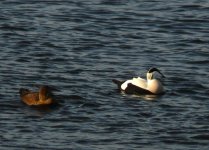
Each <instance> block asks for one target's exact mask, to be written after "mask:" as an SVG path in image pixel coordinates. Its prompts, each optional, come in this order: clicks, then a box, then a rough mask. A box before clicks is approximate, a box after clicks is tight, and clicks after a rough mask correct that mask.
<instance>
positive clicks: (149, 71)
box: [148, 68, 165, 78]
mask: <svg viewBox="0 0 209 150" xmlns="http://www.w3.org/2000/svg"><path fill="white" fill-rule="evenodd" d="M155 71H156V72H158V73H159V74H160V75H161V76H162V77H163V78H165V76H164V75H163V74H162V73H161V72H160V70H159V69H157V68H150V69H149V70H148V73H153V72H155Z"/></svg>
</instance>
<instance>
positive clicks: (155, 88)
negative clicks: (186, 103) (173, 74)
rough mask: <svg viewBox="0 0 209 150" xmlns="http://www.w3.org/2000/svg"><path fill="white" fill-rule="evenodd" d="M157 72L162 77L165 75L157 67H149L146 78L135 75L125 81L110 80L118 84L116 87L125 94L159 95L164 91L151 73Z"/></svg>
mask: <svg viewBox="0 0 209 150" xmlns="http://www.w3.org/2000/svg"><path fill="white" fill-rule="evenodd" d="M155 71H156V72H158V73H159V74H160V75H161V76H162V77H165V76H164V75H163V74H162V73H161V72H160V71H159V70H158V69H157V68H150V69H149V70H148V72H147V80H145V79H143V78H140V77H137V78H133V79H130V80H127V81H118V80H115V79H114V80H112V81H113V82H114V83H115V84H117V85H118V89H120V90H121V91H124V92H125V93H127V94H142V95H146V94H150V95H160V94H163V93H164V89H163V85H162V83H161V82H160V81H159V80H157V79H154V78H153V73H154V72H155Z"/></svg>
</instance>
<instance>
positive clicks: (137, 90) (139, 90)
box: [125, 83, 153, 95]
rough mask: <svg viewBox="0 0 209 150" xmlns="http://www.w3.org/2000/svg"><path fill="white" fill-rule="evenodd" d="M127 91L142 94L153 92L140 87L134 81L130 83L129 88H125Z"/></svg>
mask: <svg viewBox="0 0 209 150" xmlns="http://www.w3.org/2000/svg"><path fill="white" fill-rule="evenodd" d="M125 93H127V94H142V95H146V94H153V93H152V92H150V91H148V90H146V89H143V88H141V87H138V86H136V85H134V84H132V83H129V84H128V86H127V88H126V89H125Z"/></svg>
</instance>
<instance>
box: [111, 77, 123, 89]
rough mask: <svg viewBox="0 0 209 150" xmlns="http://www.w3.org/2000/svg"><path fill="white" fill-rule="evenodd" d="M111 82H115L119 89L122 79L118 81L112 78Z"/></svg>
mask: <svg viewBox="0 0 209 150" xmlns="http://www.w3.org/2000/svg"><path fill="white" fill-rule="evenodd" d="M112 82H113V83H115V84H116V85H117V86H118V88H119V89H121V85H122V84H123V83H124V82H123V81H119V80H116V79H113V80H112Z"/></svg>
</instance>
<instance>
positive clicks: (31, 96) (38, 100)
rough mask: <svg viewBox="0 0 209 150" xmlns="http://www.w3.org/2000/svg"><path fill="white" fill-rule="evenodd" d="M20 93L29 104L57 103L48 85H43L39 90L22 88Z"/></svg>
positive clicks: (22, 98)
mask: <svg viewBox="0 0 209 150" xmlns="http://www.w3.org/2000/svg"><path fill="white" fill-rule="evenodd" d="M19 93H20V97H21V100H22V101H23V102H24V103H25V104H27V105H29V106H39V105H51V104H54V103H55V101H54V100H53V99H52V93H51V91H50V88H49V87H48V86H41V87H40V89H39V91H38V92H32V91H30V90H28V89H24V88H21V89H20V90H19Z"/></svg>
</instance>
